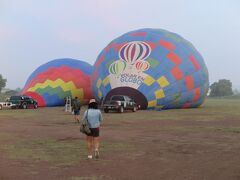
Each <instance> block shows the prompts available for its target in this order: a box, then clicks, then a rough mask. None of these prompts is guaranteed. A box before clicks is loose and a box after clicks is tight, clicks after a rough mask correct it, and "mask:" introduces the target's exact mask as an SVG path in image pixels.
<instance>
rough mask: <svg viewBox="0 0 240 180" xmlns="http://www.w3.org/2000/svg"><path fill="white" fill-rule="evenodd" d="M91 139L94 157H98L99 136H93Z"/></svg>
mask: <svg viewBox="0 0 240 180" xmlns="http://www.w3.org/2000/svg"><path fill="white" fill-rule="evenodd" d="M93 141H94V153H95V157H96V158H99V146H100V143H99V137H94V138H93Z"/></svg>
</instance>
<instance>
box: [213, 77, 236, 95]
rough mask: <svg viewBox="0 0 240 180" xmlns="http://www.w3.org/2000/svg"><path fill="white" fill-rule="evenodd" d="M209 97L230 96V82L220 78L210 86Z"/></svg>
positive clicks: (231, 91) (231, 93)
mask: <svg viewBox="0 0 240 180" xmlns="http://www.w3.org/2000/svg"><path fill="white" fill-rule="evenodd" d="M210 90H211V91H210V95H209V96H210V97H222V96H232V95H233V90H232V82H231V81H230V80H227V79H220V80H219V81H218V82H214V83H213V84H212V85H211V86H210Z"/></svg>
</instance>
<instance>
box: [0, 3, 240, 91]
mask: <svg viewBox="0 0 240 180" xmlns="http://www.w3.org/2000/svg"><path fill="white" fill-rule="evenodd" d="M239 19H240V1H238V0H199V1H195V0H145V1H143V0H40V1H37V0H0V74H2V75H3V77H4V78H7V81H8V82H7V87H8V88H12V89H15V88H17V87H20V88H23V86H24V84H25V82H26V80H27V78H28V77H29V76H30V74H31V73H32V72H33V71H34V70H35V69H36V68H37V67H39V66H40V65H42V64H44V63H46V62H48V61H50V60H53V59H58V58H73V59H79V60H84V61H86V62H88V63H90V64H93V63H94V62H95V60H96V58H97V56H98V54H99V53H100V52H101V50H102V49H103V48H104V47H105V46H106V45H107V44H108V43H109V42H110V41H112V40H113V39H115V38H117V37H118V36H120V35H122V34H124V33H126V32H128V31H132V30H136V29H140V28H160V29H165V30H168V31H171V32H175V33H177V34H179V35H181V36H182V37H184V38H185V39H187V40H188V41H190V42H191V43H192V44H193V45H194V46H195V48H196V49H197V50H198V51H199V52H200V53H201V54H202V56H203V58H204V60H205V63H206V65H207V67H208V71H209V77H210V83H213V82H214V81H217V80H219V79H222V78H226V79H229V80H231V81H232V83H233V87H234V88H238V89H240V78H239V77H240V72H239V68H240V58H239V57H240V48H239V47H240V45H239V43H240V20H239Z"/></svg>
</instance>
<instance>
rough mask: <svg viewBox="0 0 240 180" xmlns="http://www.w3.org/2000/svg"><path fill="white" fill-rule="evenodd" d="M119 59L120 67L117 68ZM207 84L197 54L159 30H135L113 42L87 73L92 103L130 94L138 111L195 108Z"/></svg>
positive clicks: (200, 57) (200, 60)
mask: <svg viewBox="0 0 240 180" xmlns="http://www.w3.org/2000/svg"><path fill="white" fill-rule="evenodd" d="M123 61H124V62H126V64H125V66H123V65H120V64H119V65H118V67H121V68H118V69H116V67H117V65H116V63H117V62H123ZM114 68H115V69H114ZM116 70H118V71H116ZM208 86H209V80H208V70H207V67H206V65H205V63H204V60H203V58H202V56H201V55H200V53H199V52H198V51H197V50H196V49H195V48H194V46H193V45H192V44H191V43H190V42H188V41H187V40H185V39H184V38H182V37H181V36H179V35H177V34H175V33H172V32H169V31H166V30H162V29H140V30H136V31H131V32H128V33H126V34H123V35H122V36H120V37H118V38H116V39H115V40H113V41H112V42H110V43H109V44H108V46H107V47H105V48H104V49H103V50H102V52H101V53H100V54H99V56H98V58H97V60H96V62H95V64H94V72H93V75H92V90H93V95H94V96H95V98H96V99H101V98H105V100H108V99H109V98H110V96H111V95H114V94H122V95H129V96H131V97H132V98H134V100H135V101H136V102H137V103H138V104H139V105H141V107H142V109H157V110H158V109H169V108H188V107H198V106H200V105H201V104H202V103H203V101H204V99H205V96H206V93H207V91H208Z"/></svg>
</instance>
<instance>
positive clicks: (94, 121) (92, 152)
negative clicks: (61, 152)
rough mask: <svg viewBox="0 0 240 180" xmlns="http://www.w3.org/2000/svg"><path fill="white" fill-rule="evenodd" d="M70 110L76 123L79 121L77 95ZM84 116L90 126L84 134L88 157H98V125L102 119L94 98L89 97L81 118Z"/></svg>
mask: <svg viewBox="0 0 240 180" xmlns="http://www.w3.org/2000/svg"><path fill="white" fill-rule="evenodd" d="M72 110H73V113H74V120H75V122H76V123H79V122H80V110H81V102H80V100H79V99H78V97H75V99H74V100H73V102H72ZM84 118H86V119H87V121H88V124H89V127H90V131H91V132H90V133H88V134H86V141H87V150H88V159H93V157H95V158H96V159H98V158H99V146H100V140H99V134H100V125H101V123H102V121H103V117H102V113H101V111H100V110H99V109H98V103H97V102H96V100H95V99H91V100H90V101H89V104H88V109H87V110H86V111H85V112H84V114H83V117H82V119H84Z"/></svg>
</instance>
